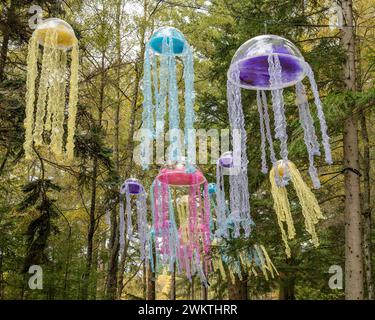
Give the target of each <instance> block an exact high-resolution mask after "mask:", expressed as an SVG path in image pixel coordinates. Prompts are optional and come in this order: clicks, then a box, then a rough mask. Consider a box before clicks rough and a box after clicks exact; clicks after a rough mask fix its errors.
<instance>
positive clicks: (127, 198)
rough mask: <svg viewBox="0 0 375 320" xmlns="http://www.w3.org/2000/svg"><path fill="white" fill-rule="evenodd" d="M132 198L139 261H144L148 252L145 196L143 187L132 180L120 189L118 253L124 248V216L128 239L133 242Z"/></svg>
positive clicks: (148, 236)
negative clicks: (135, 215)
mask: <svg viewBox="0 0 375 320" xmlns="http://www.w3.org/2000/svg"><path fill="white" fill-rule="evenodd" d="M132 197H133V198H135V199H136V200H135V202H136V212H137V226H138V230H137V231H138V240H139V244H140V253H141V260H146V259H148V257H149V252H148V251H149V249H150V248H149V238H150V232H149V226H148V223H147V194H146V192H145V189H144V187H143V185H142V184H141V183H140V182H139V181H138V180H137V179H134V178H129V179H127V180H125V182H124V183H123V184H122V185H121V188H120V226H119V231H120V253H121V254H122V253H123V252H124V248H125V215H126V226H127V232H126V233H127V236H128V239H129V241H133V240H135V236H134V232H133V222H132ZM124 202H125V206H124ZM124 207H125V208H124Z"/></svg>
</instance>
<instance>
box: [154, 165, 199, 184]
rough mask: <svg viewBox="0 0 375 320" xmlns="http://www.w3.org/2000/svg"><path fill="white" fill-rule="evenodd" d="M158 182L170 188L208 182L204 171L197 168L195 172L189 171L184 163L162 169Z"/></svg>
mask: <svg viewBox="0 0 375 320" xmlns="http://www.w3.org/2000/svg"><path fill="white" fill-rule="evenodd" d="M157 180H158V181H160V182H161V183H165V184H167V185H169V186H194V185H201V184H203V183H204V182H206V178H205V177H204V175H203V173H202V171H200V170H199V169H198V168H196V167H195V170H194V171H189V170H187V169H186V167H185V165H184V164H182V163H178V164H173V165H169V166H167V167H165V168H162V169H161V170H160V171H159V175H158V176H157Z"/></svg>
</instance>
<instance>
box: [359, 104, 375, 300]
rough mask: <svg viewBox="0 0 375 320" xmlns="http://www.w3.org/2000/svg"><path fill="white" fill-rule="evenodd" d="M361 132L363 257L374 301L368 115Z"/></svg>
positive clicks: (363, 116) (367, 281)
mask: <svg viewBox="0 0 375 320" xmlns="http://www.w3.org/2000/svg"><path fill="white" fill-rule="evenodd" d="M361 132H362V139H363V189H364V190H363V213H362V215H363V257H364V266H365V276H366V278H365V279H366V288H367V297H368V299H369V300H374V284H373V279H372V246H371V231H372V226H371V216H372V208H371V183H370V171H371V165H370V141H369V137H368V132H367V124H366V115H365V113H364V111H362V113H361Z"/></svg>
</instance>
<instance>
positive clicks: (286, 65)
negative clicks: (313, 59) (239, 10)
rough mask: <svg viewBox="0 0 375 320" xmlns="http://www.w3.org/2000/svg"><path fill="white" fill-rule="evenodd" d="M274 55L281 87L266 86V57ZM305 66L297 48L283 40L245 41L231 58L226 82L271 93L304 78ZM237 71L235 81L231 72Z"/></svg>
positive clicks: (279, 38) (267, 80) (280, 38)
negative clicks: (277, 60) (278, 64)
mask: <svg viewBox="0 0 375 320" xmlns="http://www.w3.org/2000/svg"><path fill="white" fill-rule="evenodd" d="M270 55H277V56H278V58H279V60H280V65H281V69H282V70H281V77H282V84H281V85H279V86H278V87H271V86H270V75H269V72H268V68H269V65H268V57H269V56H270ZM305 66H306V62H305V60H304V58H303V56H302V54H301V52H300V51H299V50H298V49H297V47H296V46H295V45H294V44H293V43H292V42H290V41H289V40H287V39H284V38H282V37H279V36H275V35H262V36H258V37H255V38H252V39H250V40H248V41H246V42H245V43H244V44H243V45H241V47H239V49H238V50H237V52H236V53H235V54H234V56H233V58H232V62H231V65H230V67H229V71H228V79H229V80H230V81H231V82H232V83H233V84H234V85H237V86H239V87H242V88H246V89H255V90H272V89H281V88H285V87H289V86H291V85H294V84H296V83H297V82H299V81H300V80H302V79H303V78H304V77H305V75H306V67H305ZM236 70H239V79H238V77H235V73H236V72H234V71H236Z"/></svg>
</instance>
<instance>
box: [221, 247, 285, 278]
mask: <svg viewBox="0 0 375 320" xmlns="http://www.w3.org/2000/svg"><path fill="white" fill-rule="evenodd" d="M224 265H225V267H226V269H227V272H226V271H225V267H224ZM214 269H215V270H219V272H220V274H221V277H222V278H223V279H227V280H228V281H231V282H232V283H233V282H234V281H233V279H234V276H235V275H237V276H238V278H239V279H240V280H242V279H243V276H244V275H245V274H246V275H249V276H251V275H254V276H256V277H257V276H258V275H259V274H258V273H259V272H261V273H262V274H263V276H264V278H265V279H266V280H267V281H268V280H270V278H272V279H273V278H275V276H276V275H279V273H278V271H277V269H276V267H275V266H274V264H273V263H272V260H271V259H270V257H269V255H268V253H267V250H266V248H265V247H264V246H263V245H259V244H254V245H253V246H250V247H248V248H244V249H242V250H239V251H236V254H235V255H233V254H229V253H227V254H226V253H225V251H224V250H221V256H220V257H219V258H218V259H215V260H214ZM228 278H229V279H228Z"/></svg>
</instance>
